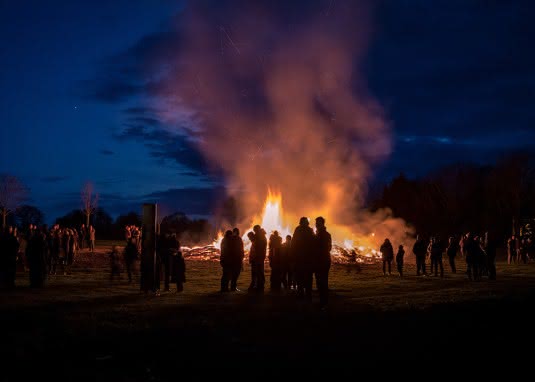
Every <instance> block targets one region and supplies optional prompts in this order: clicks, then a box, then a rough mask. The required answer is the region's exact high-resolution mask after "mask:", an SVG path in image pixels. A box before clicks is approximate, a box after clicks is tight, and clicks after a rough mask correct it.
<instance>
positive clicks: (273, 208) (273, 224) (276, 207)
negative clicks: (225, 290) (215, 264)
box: [182, 191, 381, 264]
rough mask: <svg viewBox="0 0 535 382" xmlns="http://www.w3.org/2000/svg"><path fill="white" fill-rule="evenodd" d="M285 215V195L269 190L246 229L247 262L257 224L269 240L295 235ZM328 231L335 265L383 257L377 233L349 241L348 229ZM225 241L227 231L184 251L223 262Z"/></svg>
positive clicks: (335, 228) (334, 228) (201, 257)
mask: <svg viewBox="0 0 535 382" xmlns="http://www.w3.org/2000/svg"><path fill="white" fill-rule="evenodd" d="M284 216H285V215H284V214H283V209H282V195H281V194H280V193H273V192H271V191H269V192H268V196H267V198H266V201H265V203H264V208H263V210H262V214H260V215H259V216H258V217H256V218H255V219H253V222H252V223H251V225H250V228H249V229H248V230H246V231H245V232H244V234H243V236H242V240H243V243H244V247H245V257H246V259H247V256H248V254H249V250H250V248H251V242H250V241H249V238H248V237H247V233H248V232H249V231H252V227H253V226H254V225H255V224H260V226H261V227H262V228H263V229H264V230H265V231H266V233H267V235H268V237H269V235H271V233H273V232H274V231H278V233H279V235H280V236H281V237H282V238H283V239H284V238H285V237H286V235H293V229H291V228H290V227H291V225H290V224H287V223H286V222H287V221H288V220H286V219H285V218H284ZM255 222H257V223H255ZM258 222H259V223H258ZM285 223H286V224H285ZM328 230H329V231H330V232H331V235H332V237H333V246H332V250H331V259H332V261H333V262H334V263H338V264H350V263H352V262H356V263H374V262H376V261H377V260H379V259H380V258H381V253H380V252H379V251H378V250H376V249H374V248H373V241H374V234H373V233H372V234H371V235H370V236H371V238H348V237H343V234H344V233H346V232H347V231H348V229H347V228H346V227H337V226H335V225H333V226H330V227H329V226H328ZM222 240H223V231H220V232H219V233H218V235H217V238H216V239H214V241H213V242H212V243H210V244H207V245H204V246H196V247H182V252H183V254H184V257H185V258H187V259H195V260H213V261H219V256H220V249H221V241H222Z"/></svg>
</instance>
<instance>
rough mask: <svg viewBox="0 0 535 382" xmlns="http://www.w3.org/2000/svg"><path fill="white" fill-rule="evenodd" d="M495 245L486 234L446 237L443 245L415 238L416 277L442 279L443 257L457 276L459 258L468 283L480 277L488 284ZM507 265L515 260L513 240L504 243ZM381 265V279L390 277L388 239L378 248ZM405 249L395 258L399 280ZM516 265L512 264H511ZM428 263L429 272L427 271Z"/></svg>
mask: <svg viewBox="0 0 535 382" xmlns="http://www.w3.org/2000/svg"><path fill="white" fill-rule="evenodd" d="M498 245H499V243H498V242H497V241H496V240H495V239H493V238H491V237H489V234H488V232H486V233H485V234H483V235H474V234H472V233H470V232H469V233H466V234H464V235H462V236H461V237H460V238H456V237H454V236H450V237H449V238H448V240H447V241H445V240H442V239H441V238H439V237H430V238H429V239H428V240H425V239H424V238H422V237H421V236H417V237H416V241H415V243H414V245H413V247H412V253H413V254H414V256H415V260H416V275H417V276H420V275H422V276H429V275H434V276H437V277H438V276H439V275H440V277H444V263H443V257H444V255H446V256H447V257H448V264H449V267H450V271H451V273H456V272H457V265H456V258H457V256H458V255H460V256H461V257H462V258H464V260H465V262H466V274H467V277H468V279H469V280H474V281H479V280H481V279H482V277H488V279H489V280H495V279H496V251H497V248H498ZM507 248H508V253H509V255H508V262H509V263H511V261H512V260H511V259H516V253H517V252H519V251H517V249H516V242H515V239H514V236H513V238H512V239H509V240H508V243H507ZM380 252H381V256H382V261H383V275H385V276H386V275H390V274H391V265H392V262H393V261H394V249H393V246H392V244H391V243H390V241H389V239H385V241H384V243H383V244H382V245H381V248H380ZM525 253H526V257H527V258H529V253H531V251H530V250H528V249H526V250H525ZM404 257H405V249H404V247H403V245H400V246H399V248H398V251H397V254H396V256H395V260H396V265H397V270H398V274H399V275H400V276H403V263H404ZM514 261H516V260H514ZM427 263H429V272H428V268H427Z"/></svg>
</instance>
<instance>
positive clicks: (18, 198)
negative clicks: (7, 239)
mask: <svg viewBox="0 0 535 382" xmlns="http://www.w3.org/2000/svg"><path fill="white" fill-rule="evenodd" d="M27 195H28V189H27V188H26V187H25V186H24V184H22V182H21V181H20V180H19V178H17V177H16V176H13V175H8V174H2V175H0V214H1V215H2V228H5V226H6V218H7V215H9V214H10V213H11V212H13V211H14V210H15V209H16V208H17V207H18V206H19V204H21V203H22V202H23V201H24V200H25V199H26V197H27Z"/></svg>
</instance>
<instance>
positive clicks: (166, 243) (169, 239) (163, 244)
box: [156, 232, 179, 292]
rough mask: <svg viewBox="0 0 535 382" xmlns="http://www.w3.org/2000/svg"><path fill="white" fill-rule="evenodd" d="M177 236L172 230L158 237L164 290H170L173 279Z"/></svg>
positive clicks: (158, 251) (157, 249)
mask: <svg viewBox="0 0 535 382" xmlns="http://www.w3.org/2000/svg"><path fill="white" fill-rule="evenodd" d="M178 250H179V248H177V240H176V236H174V235H173V233H171V232H166V233H165V234H163V235H160V236H159V237H158V241H157V248H156V251H157V253H158V257H159V259H160V262H161V265H162V267H163V285H164V291H165V292H169V282H170V279H171V261H172V257H173V255H174V254H175V252H177V251H178Z"/></svg>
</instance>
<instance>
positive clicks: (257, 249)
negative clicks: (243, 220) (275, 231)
mask: <svg viewBox="0 0 535 382" xmlns="http://www.w3.org/2000/svg"><path fill="white" fill-rule="evenodd" d="M253 231H254V242H253V243H252V244H251V247H254V251H253V252H254V259H253V263H252V271H253V273H254V277H253V278H254V279H255V285H256V291H257V292H262V291H263V290H264V284H265V282H266V278H265V273H264V262H265V260H266V251H267V238H266V231H265V230H264V229H262V227H260V226H259V225H258V224H257V225H255V226H254V227H253Z"/></svg>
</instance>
